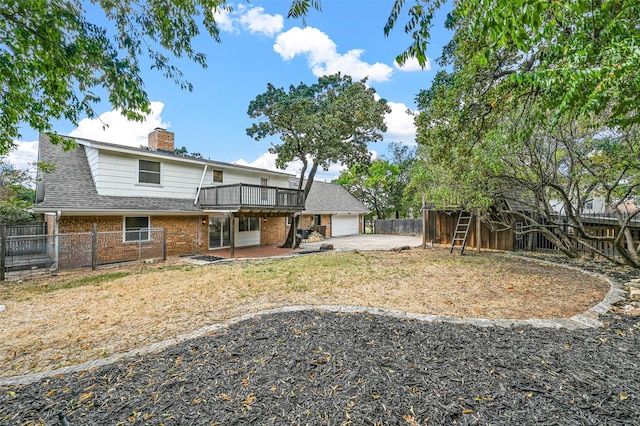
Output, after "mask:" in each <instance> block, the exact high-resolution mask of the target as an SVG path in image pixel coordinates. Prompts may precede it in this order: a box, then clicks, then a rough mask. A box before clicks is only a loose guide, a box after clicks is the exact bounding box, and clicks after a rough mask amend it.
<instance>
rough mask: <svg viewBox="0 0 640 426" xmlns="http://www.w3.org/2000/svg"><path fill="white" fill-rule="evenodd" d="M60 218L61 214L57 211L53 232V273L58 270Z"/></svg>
mask: <svg viewBox="0 0 640 426" xmlns="http://www.w3.org/2000/svg"><path fill="white" fill-rule="evenodd" d="M60 216H62V212H61V211H60V210H58V211H57V212H56V218H55V231H54V236H55V242H54V246H55V247H54V254H55V258H54V261H53V265H52V268H53V270H54V271H57V270H58V269H59V268H60Z"/></svg>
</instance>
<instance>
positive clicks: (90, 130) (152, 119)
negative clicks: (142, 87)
mask: <svg viewBox="0 0 640 426" xmlns="http://www.w3.org/2000/svg"><path fill="white" fill-rule="evenodd" d="M163 108H164V104H163V103H162V102H151V113H150V114H148V115H147V116H146V119H145V121H143V122H137V121H129V120H127V119H126V117H124V116H123V115H122V114H120V112H119V111H117V110H111V111H107V112H105V113H103V114H100V117H99V118H85V119H82V120H81V121H80V123H78V127H77V128H76V129H74V130H73V131H72V132H71V133H69V136H74V137H77V138H83V139H90V140H95V141H100V142H109V143H115V144H119V145H126V146H132V147H139V146H140V145H145V146H146V145H147V138H148V136H149V133H151V132H152V131H153V129H155V128H156V127H162V128H165V129H166V128H167V127H169V126H170V124H169V123H163V122H162V117H161V113H162V109H163ZM105 124H107V125H108V126H109V127H104V125H105ZM103 127H104V128H103Z"/></svg>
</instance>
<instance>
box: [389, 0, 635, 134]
mask: <svg viewBox="0 0 640 426" xmlns="http://www.w3.org/2000/svg"><path fill="white" fill-rule="evenodd" d="M405 3H406V0H396V1H395V2H394V6H393V9H392V11H391V14H390V16H389V20H388V22H387V25H386V26H385V33H387V34H388V33H389V32H390V31H391V30H392V29H393V27H394V26H395V25H396V23H397V21H398V19H399V17H400V13H401V12H402V10H403V9H404V8H405V6H406V4H405ZM444 4H447V2H446V1H443V0H416V1H415V4H414V5H413V6H411V7H409V9H408V13H409V17H410V18H409V22H408V23H407V24H406V26H405V28H404V30H405V32H407V33H408V34H411V36H412V40H413V41H412V44H411V45H410V46H409V47H408V48H407V49H406V50H405V52H403V53H402V54H400V55H399V56H398V58H397V60H398V61H399V62H401V63H402V62H404V61H406V60H407V59H408V58H409V57H416V58H417V59H418V60H419V61H420V62H421V63H423V64H424V63H425V61H426V51H427V46H428V42H429V39H430V36H431V33H430V31H431V28H432V25H433V19H434V17H435V16H436V14H437V11H438V9H440V8H441V7H442V6H443V5H444ZM638 16H640V1H638V0H627V1H609V0H594V1H584V0H577V1H570V2H555V1H549V2H546V1H538V0H522V1H512V0H494V1H491V2H486V1H483V0H460V1H457V2H455V5H454V8H453V11H452V12H451V13H450V14H449V15H448V17H447V18H448V19H447V26H448V27H449V29H452V30H454V31H455V33H454V36H453V40H452V42H451V44H450V45H449V46H447V47H446V48H445V52H444V57H447V56H449V57H451V56H453V57H454V58H455V63H456V64H457V65H456V66H457V67H463V65H462V64H463V63H464V64H468V65H469V66H470V67H485V66H486V65H487V64H491V65H492V66H493V68H492V69H491V71H492V75H493V77H494V84H495V86H496V87H498V88H499V89H500V90H498V91H497V92H496V93H498V94H502V96H497V97H496V98H495V99H494V100H495V101H496V102H518V103H524V102H533V101H535V102H536V103H538V104H540V105H544V106H545V107H546V108H548V109H549V110H550V111H553V114H554V119H555V120H553V122H552V124H555V123H557V122H558V121H559V120H560V118H561V117H562V116H565V117H567V116H568V117H575V116H578V115H585V114H588V113H593V114H596V115H601V114H605V115H606V117H605V122H604V124H605V125H607V126H609V127H614V126H623V127H625V126H627V125H632V124H635V123H640V114H638V104H639V101H640V80H639V79H638V78H637V69H638V67H639V66H640V51H638V49H637V46H638V43H639V42H640V27H639V26H638V25H637V17H638ZM505 52H513V53H515V56H516V58H517V59H516V60H515V61H507V62H501V60H500V59H501V58H502V57H503V56H504V54H505ZM463 61H464V62H463Z"/></svg>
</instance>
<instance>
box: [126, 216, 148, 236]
mask: <svg viewBox="0 0 640 426" xmlns="http://www.w3.org/2000/svg"><path fill="white" fill-rule="evenodd" d="M149 228H151V221H150V220H149V217H148V216H131V217H125V218H124V238H123V239H124V241H149Z"/></svg>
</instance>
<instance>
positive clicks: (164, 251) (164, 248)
mask: <svg viewBox="0 0 640 426" xmlns="http://www.w3.org/2000/svg"><path fill="white" fill-rule="evenodd" d="M165 260H167V234H166V233H165V230H164V228H162V261H163V262H164V261H165Z"/></svg>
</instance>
